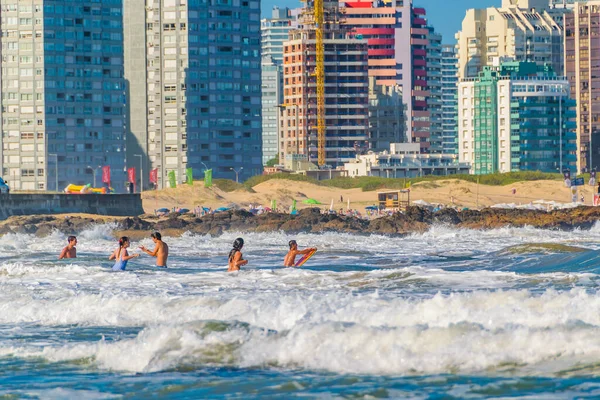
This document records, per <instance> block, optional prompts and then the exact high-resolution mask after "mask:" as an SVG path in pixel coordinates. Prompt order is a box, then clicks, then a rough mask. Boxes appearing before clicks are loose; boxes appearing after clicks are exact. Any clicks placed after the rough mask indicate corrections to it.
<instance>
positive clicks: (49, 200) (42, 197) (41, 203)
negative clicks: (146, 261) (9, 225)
mask: <svg viewBox="0 0 600 400" xmlns="http://www.w3.org/2000/svg"><path fill="white" fill-rule="evenodd" d="M68 213H86V214H99V215H114V216H124V217H133V216H137V215H140V214H143V213H144V209H143V208H142V198H141V196H140V195H139V194H82V195H74V194H0V220H2V219H7V218H8V217H10V216H13V215H36V214H68Z"/></svg>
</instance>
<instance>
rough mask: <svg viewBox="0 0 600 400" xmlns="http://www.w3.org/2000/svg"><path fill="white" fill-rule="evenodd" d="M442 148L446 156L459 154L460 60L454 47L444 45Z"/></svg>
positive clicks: (442, 60) (442, 61)
mask: <svg viewBox="0 0 600 400" xmlns="http://www.w3.org/2000/svg"><path fill="white" fill-rule="evenodd" d="M441 63H442V147H443V153H444V154H457V151H458V147H457V139H458V138H457V136H458V130H457V124H458V122H457V120H456V119H457V117H458V58H457V57H456V47H455V46H454V45H449V44H445V45H442V59H441Z"/></svg>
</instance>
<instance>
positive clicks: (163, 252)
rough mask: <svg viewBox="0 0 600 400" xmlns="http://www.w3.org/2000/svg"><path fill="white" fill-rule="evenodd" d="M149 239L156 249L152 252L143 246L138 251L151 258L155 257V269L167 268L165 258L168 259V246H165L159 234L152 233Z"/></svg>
mask: <svg viewBox="0 0 600 400" xmlns="http://www.w3.org/2000/svg"><path fill="white" fill-rule="evenodd" d="M150 237H151V238H152V241H153V242H154V244H155V245H156V247H154V250H152V251H150V250H148V249H147V248H146V247H144V246H140V249H141V250H142V251H143V252H144V253H146V254H148V255H150V256H152V257H156V266H157V267H159V268H167V258H168V257H169V246H167V244H166V243H165V242H163V241H162V236H161V235H160V233H159V232H154V233H153V234H152V235H150Z"/></svg>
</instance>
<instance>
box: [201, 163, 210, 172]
mask: <svg viewBox="0 0 600 400" xmlns="http://www.w3.org/2000/svg"><path fill="white" fill-rule="evenodd" d="M200 164H202V165H204V173H206V171H208V167H207V166H206V164H204V163H203V162H202V161H200Z"/></svg>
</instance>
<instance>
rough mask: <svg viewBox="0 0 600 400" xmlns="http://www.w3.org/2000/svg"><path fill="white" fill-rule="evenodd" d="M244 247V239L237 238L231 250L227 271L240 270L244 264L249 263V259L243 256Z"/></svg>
mask: <svg viewBox="0 0 600 400" xmlns="http://www.w3.org/2000/svg"><path fill="white" fill-rule="evenodd" d="M242 247H244V239H242V238H237V239H235V241H234V242H233V249H232V250H231V251H230V252H229V268H228V269H227V272H233V271H239V270H240V267H241V266H242V265H246V264H248V260H244V259H243V258H242Z"/></svg>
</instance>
